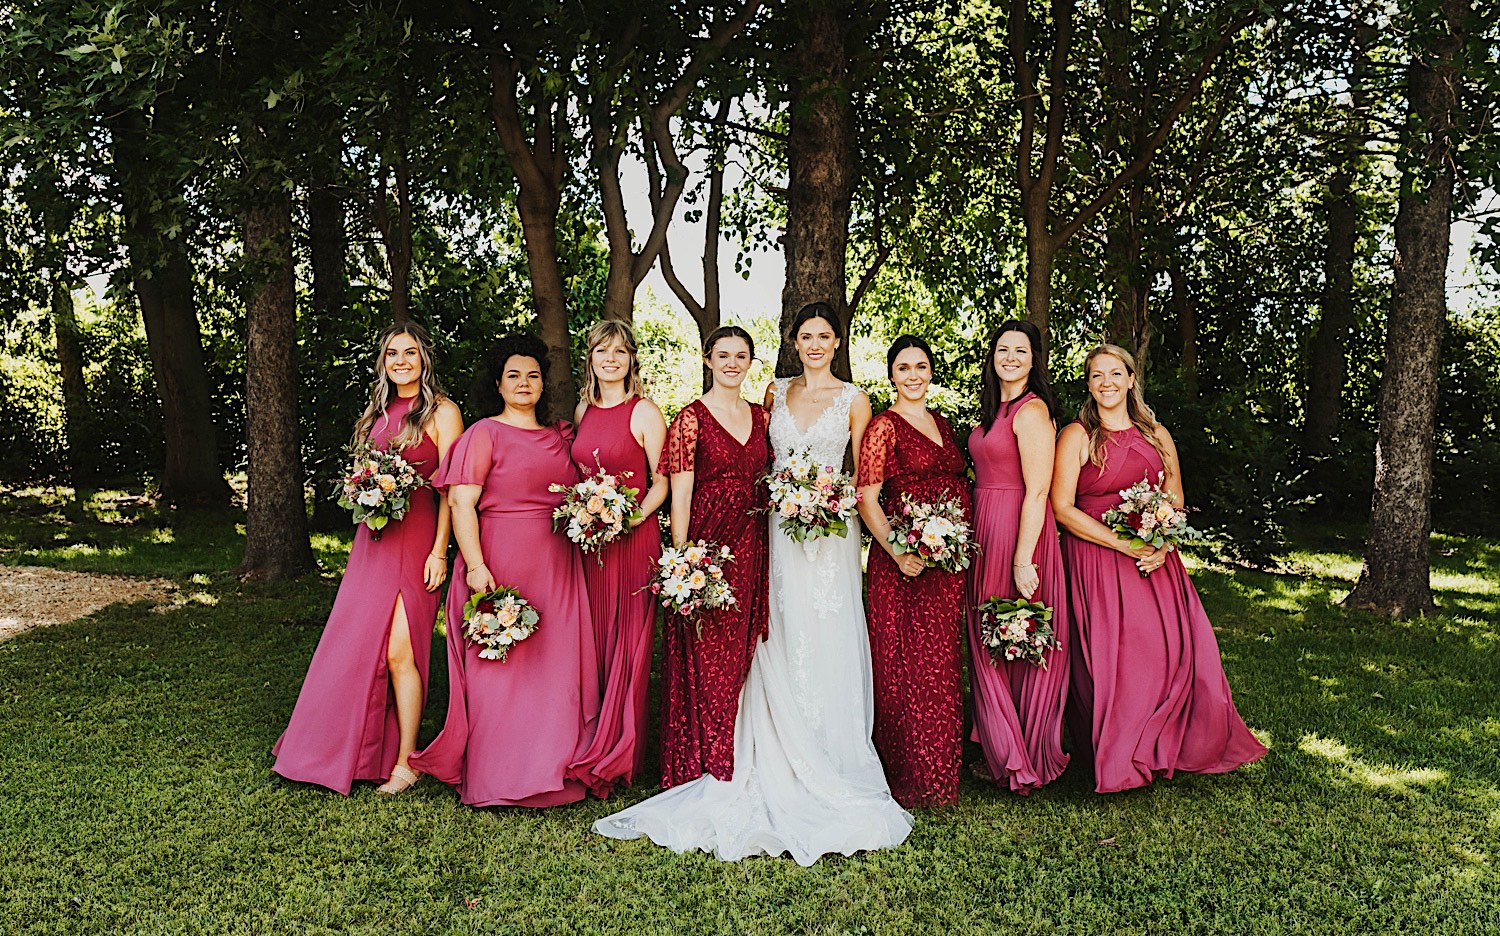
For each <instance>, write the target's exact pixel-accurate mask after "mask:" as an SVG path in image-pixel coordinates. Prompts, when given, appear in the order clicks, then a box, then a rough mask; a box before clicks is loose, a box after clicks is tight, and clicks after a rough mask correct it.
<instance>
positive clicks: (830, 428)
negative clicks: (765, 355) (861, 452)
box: [771, 377, 859, 470]
mask: <svg viewBox="0 0 1500 936" xmlns="http://www.w3.org/2000/svg"><path fill="white" fill-rule="evenodd" d="M792 379H793V378H791V377H778V378H777V379H776V381H775V383H774V384H772V387H773V390H772V401H771V451H772V456H773V459H774V462H773V466H772V470H775V469H776V468H780V467H782V466H783V465H785V464H786V461H787V457H788V456H789V455H790V454H791V453H792V452H800V451H802V450H803V449H810V450H811V452H812V458H813V460H814V461H816V462H818V463H819V464H823V465H836V466H842V465H843V464H844V449H845V448H847V447H848V445H849V406H850V405H851V404H852V403H853V402H854V398H855V397H856V396H858V395H859V388H858V387H856V386H855V385H854V384H852V383H846V384H844V389H842V390H840V391H839V394H838V396H836V397H834V398H833V402H832V403H830V404H828V407H827V408H826V409H824V410H823V412H822V413H820V414H818V417H817V418H816V419H814V420H813V423H812V425H810V426H808V427H807V428H806V429H805V430H804V429H802V428H799V427H798V425H797V419H796V417H795V416H793V415H792V411H791V410H790V409H789V408H788V407H787V405H786V391H787V386H788V385H789V384H791V382H792Z"/></svg>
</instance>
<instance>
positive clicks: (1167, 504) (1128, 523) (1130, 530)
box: [1103, 471, 1201, 575]
mask: <svg viewBox="0 0 1500 936" xmlns="http://www.w3.org/2000/svg"><path fill="white" fill-rule="evenodd" d="M1165 479H1166V472H1164V471H1163V472H1158V473H1157V475H1156V483H1155V484H1152V483H1151V482H1150V480H1149V479H1147V478H1142V479H1141V480H1139V481H1137V482H1136V483H1135V484H1132V485H1131V486H1130V487H1128V488H1126V489H1125V490H1123V491H1121V492H1120V505H1119V506H1118V507H1111V508H1110V509H1108V510H1106V511H1105V512H1104V517H1103V520H1104V525H1105V526H1107V527H1109V528H1110V529H1112V530H1114V531H1115V533H1117V534H1119V537H1120V539H1123V540H1129V541H1130V546H1131V548H1132V549H1139V548H1140V547H1142V546H1153V547H1155V548H1157V549H1160V548H1161V547H1163V546H1165V547H1167V549H1169V550H1170V549H1174V548H1176V547H1177V545H1178V544H1180V543H1183V542H1187V541H1189V540H1193V539H1197V538H1198V537H1199V536H1200V535H1201V534H1199V532H1198V531H1197V530H1195V529H1193V528H1192V527H1191V526H1189V525H1188V512H1187V510H1186V509H1185V508H1182V507H1173V506H1172V500H1171V496H1170V495H1169V494H1168V493H1167V492H1166V491H1164V490H1162V487H1161V483H1162V481H1164V480H1165ZM1141 574H1142V575H1144V574H1145V573H1144V572H1143V573H1141Z"/></svg>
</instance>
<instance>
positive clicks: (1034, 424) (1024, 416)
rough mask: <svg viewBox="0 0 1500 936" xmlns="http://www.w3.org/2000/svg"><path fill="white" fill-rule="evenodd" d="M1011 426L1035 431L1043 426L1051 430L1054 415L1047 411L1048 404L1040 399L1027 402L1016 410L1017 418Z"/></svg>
mask: <svg viewBox="0 0 1500 936" xmlns="http://www.w3.org/2000/svg"><path fill="white" fill-rule="evenodd" d="M1011 424H1012V425H1013V426H1015V427H1016V428H1018V429H1030V430H1035V429H1040V428H1041V427H1043V426H1046V427H1047V428H1048V429H1051V428H1052V414H1051V413H1050V412H1049V411H1048V410H1047V404H1046V403H1043V402H1042V401H1041V400H1040V399H1035V400H1027V401H1026V402H1025V403H1024V404H1022V406H1021V408H1020V409H1018V410H1016V418H1015V419H1014V420H1013V421H1012V423H1011Z"/></svg>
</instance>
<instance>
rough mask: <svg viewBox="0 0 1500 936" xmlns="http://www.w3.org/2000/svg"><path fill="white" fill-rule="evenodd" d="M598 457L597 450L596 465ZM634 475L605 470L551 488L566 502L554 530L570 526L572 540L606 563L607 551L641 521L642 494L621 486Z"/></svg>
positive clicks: (555, 512) (556, 513) (554, 520)
mask: <svg viewBox="0 0 1500 936" xmlns="http://www.w3.org/2000/svg"><path fill="white" fill-rule="evenodd" d="M598 456H599V453H598V451H597V450H595V452H594V458H595V464H598ZM630 474H631V473H630V472H628V471H622V472H620V473H619V474H610V473H609V472H607V471H605V470H604V468H603V467H602V466H601V467H600V468H599V470H598V471H596V472H594V473H593V474H591V475H589V476H588V477H587V478H584V479H583V480H582V481H579V482H578V483H577V484H574V485H571V486H570V485H566V484H552V485H548V487H547V490H549V491H552V492H554V493H555V492H562V493H563V494H564V497H563V502H562V503H561V504H559V505H558V507H557V509H555V510H553V511H552V529H553V530H554V531H555V530H557V529H559V528H560V527H563V526H564V524H566V530H567V536H568V539H570V540H572V541H573V542H575V543H577V544H578V548H580V549H582V550H583V551H584V552H586V553H588V552H600V553H601V555H600V556H599V561H600V562H603V561H604V556H603V555H602V550H603V549H604V547H606V546H608V545H609V544H610V543H613V542H614V541H615V540H617V539H619V538H620V537H622V536H624V535H625V534H626V533H628V532H630V528H631V525H632V524H633V523H635V522H636V521H638V520H639V519H640V517H641V511H640V506H641V502H640V496H641V492H640V490H639V489H638V488H633V487H626V486H625V485H624V484H622V483H621V482H622V481H624V480H625V479H626V478H629V477H630Z"/></svg>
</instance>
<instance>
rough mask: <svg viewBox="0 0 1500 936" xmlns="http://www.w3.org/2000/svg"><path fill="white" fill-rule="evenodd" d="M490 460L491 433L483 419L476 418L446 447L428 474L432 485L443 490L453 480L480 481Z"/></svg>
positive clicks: (492, 451) (492, 460)
mask: <svg viewBox="0 0 1500 936" xmlns="http://www.w3.org/2000/svg"><path fill="white" fill-rule="evenodd" d="M494 464H495V446H494V436H493V434H492V433H491V431H490V428H489V427H488V426H486V425H485V420H480V421H478V422H476V423H474V425H472V426H470V427H469V428H468V429H466V430H464V434H463V435H461V436H459V437H458V441H457V442H454V443H453V447H452V448H450V449H448V457H447V458H445V459H443V463H442V465H440V466H439V467H438V470H437V471H436V472H434V473H433V475H432V486H433V487H435V488H437V489H438V490H440V491H446V490H447V489H448V488H450V487H452V486H453V485H455V484H483V483H484V482H485V479H486V478H488V477H489V474H490V469H491V468H492V467H494Z"/></svg>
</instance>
